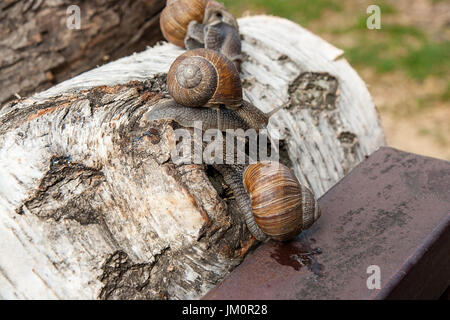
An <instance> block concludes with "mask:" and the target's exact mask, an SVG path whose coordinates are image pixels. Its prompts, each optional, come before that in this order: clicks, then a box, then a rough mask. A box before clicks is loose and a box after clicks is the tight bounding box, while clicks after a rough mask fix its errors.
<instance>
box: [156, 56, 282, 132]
mask: <svg viewBox="0 0 450 320" xmlns="http://www.w3.org/2000/svg"><path fill="white" fill-rule="evenodd" d="M167 87H168V91H169V94H170V96H171V97H172V99H169V100H168V101H166V102H164V103H160V104H158V106H157V107H155V108H154V109H153V110H152V111H151V112H150V114H149V115H148V117H149V120H155V119H171V120H174V121H176V122H178V123H179V124H180V125H182V126H184V127H193V126H194V121H196V120H201V121H202V124H203V129H204V130H207V129H214V128H218V129H219V130H221V131H225V130H226V129H239V128H241V129H244V130H247V129H250V128H253V129H255V130H256V131H259V130H260V129H262V128H265V127H266V126H267V124H268V122H269V118H270V116H271V115H272V114H273V113H275V112H276V111H278V110H279V109H276V110H274V111H272V112H270V113H264V112H262V111H260V110H259V109H258V108H256V107H255V106H254V105H252V104H251V103H250V102H247V101H245V100H243V98H242V85H241V80H240V76H239V72H238V71H237V69H236V67H235V66H234V64H233V63H232V62H231V61H230V60H229V59H228V58H227V57H225V56H224V55H223V54H221V53H219V52H217V51H213V50H209V49H194V50H189V51H186V52H184V53H183V54H181V55H180V56H179V57H178V58H177V59H176V60H175V61H174V62H173V64H172V65H171V67H170V69H169V72H168V74H167Z"/></svg>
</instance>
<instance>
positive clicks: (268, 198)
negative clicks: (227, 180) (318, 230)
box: [243, 162, 320, 241]
mask: <svg viewBox="0 0 450 320" xmlns="http://www.w3.org/2000/svg"><path fill="white" fill-rule="evenodd" d="M243 184H244V188H245V190H246V191H247V193H248V194H249V195H250V199H251V206H252V213H253V218H254V220H255V223H256V224H257V225H258V227H259V228H260V230H261V231H262V232H264V233H265V234H266V235H268V236H270V237H271V238H272V239H274V240H278V241H285V240H289V239H291V238H293V237H295V236H296V235H298V234H299V233H300V232H301V231H302V230H305V229H308V228H309V227H310V226H311V225H312V224H313V223H314V222H315V221H316V220H317V219H318V218H319V217H320V210H319V208H318V205H317V201H316V200H315V198H314V195H313V193H312V192H311V191H310V190H309V189H308V188H306V187H305V186H303V185H301V184H300V183H299V182H298V180H297V178H296V177H295V175H294V174H293V173H292V172H291V171H290V170H289V168H287V167H286V166H284V165H282V164H280V163H277V162H257V163H256V164H250V165H249V166H248V167H247V168H246V169H245V171H244V173H243ZM249 229H250V231H251V232H252V233H253V234H254V235H255V234H256V236H255V237H256V238H258V236H257V234H258V233H259V231H258V230H256V231H254V230H252V228H251V226H249ZM253 229H254V228H253Z"/></svg>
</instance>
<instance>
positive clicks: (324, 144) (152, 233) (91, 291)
mask: <svg viewBox="0 0 450 320" xmlns="http://www.w3.org/2000/svg"><path fill="white" fill-rule="evenodd" d="M239 27H240V32H241V34H242V35H243V36H244V41H243V51H244V53H245V54H246V55H248V57H247V59H246V60H245V61H244V63H243V64H242V79H243V83H244V95H245V98H246V99H248V100H250V101H251V102H253V104H254V105H256V106H258V107H259V108H261V109H262V110H263V111H270V110H271V109H274V108H275V107H277V106H279V105H282V104H283V103H289V106H288V108H286V109H283V110H281V111H279V112H278V113H277V114H276V115H274V116H273V118H272V119H271V122H270V126H269V129H270V131H271V134H272V135H275V136H279V137H280V138H282V139H284V146H285V147H284V150H287V155H288V156H289V159H290V162H291V165H292V167H293V168H294V171H295V173H296V175H297V176H298V177H299V179H300V180H301V181H302V182H303V183H305V184H307V185H309V186H310V187H311V188H312V190H313V191H314V192H315V194H316V195H317V196H321V195H322V194H323V193H324V192H326V191H327V190H328V189H329V188H330V187H332V186H333V185H334V184H335V183H336V182H337V181H338V180H339V179H340V178H342V177H343V176H344V175H345V173H346V172H348V171H349V170H350V169H351V168H353V167H354V166H355V165H357V164H358V163H359V162H360V161H362V160H363V159H364V156H365V155H368V154H370V153H372V152H373V151H375V150H376V149H377V148H378V147H379V146H381V145H383V144H384V136H383V132H382V130H381V127H380V124H379V118H378V115H377V111H376V109H375V106H374V104H373V102H372V100H371V98H370V95H369V93H368V91H367V88H366V86H365V85H364V83H363V82H362V80H361V79H360V78H359V77H358V75H357V74H356V72H355V71H354V70H353V69H352V68H351V67H350V66H349V65H348V63H347V62H346V61H345V59H343V58H342V51H341V50H339V49H336V48H334V47H333V46H331V45H330V44H328V43H326V42H325V41H324V40H322V39H320V38H318V37H317V36H315V35H313V34H311V33H310V32H308V31H307V30H305V29H303V28H301V27H299V26H298V25H296V24H294V23H292V22H290V21H287V20H284V19H280V18H275V17H268V16H258V17H249V18H242V19H240V20H239ZM180 53H182V50H181V49H180V48H177V47H175V46H173V45H171V44H167V43H164V44H162V45H158V46H155V47H153V48H148V49H147V50H145V51H144V52H141V53H137V54H134V55H133V56H130V57H126V58H122V59H120V60H117V61H115V62H112V63H109V64H107V65H104V66H102V67H99V68H97V69H94V70H91V71H89V72H86V73H84V74H81V75H80V76H77V77H75V78H73V79H70V80H68V81H65V82H63V83H61V84H59V85H57V86H55V87H53V88H50V89H49V90H47V91H44V92H42V93H39V94H36V95H34V96H33V97H31V98H28V99H25V100H22V101H19V102H16V103H13V104H8V105H6V106H3V108H1V109H0V124H1V127H0V168H1V169H0V298H4V299H5V298H7V299H14V298H28V299H38V298H39V299H53V298H62V299H68V298H74V299H80V298H86V299H94V298H172V299H176V298H199V297H201V296H202V295H203V294H205V293H206V292H207V290H208V289H210V288H211V287H213V286H214V285H215V284H216V283H217V282H218V281H219V280H220V279H222V278H223V277H224V276H226V275H227V274H228V272H230V270H231V269H232V268H233V267H234V266H236V264H238V263H239V262H240V261H241V260H242V257H243V255H244V254H245V252H246V251H247V250H248V248H249V247H250V246H251V245H252V243H253V240H252V239H251V237H250V236H249V234H248V232H247V231H246V229H245V227H243V222H242V220H241V219H240V218H239V217H238V215H237V214H236V209H235V203H234V201H233V200H226V201H225V200H223V199H222V198H221V197H220V196H219V194H218V192H217V191H216V189H215V188H214V187H213V185H212V184H211V182H210V180H209V179H208V177H207V175H206V173H205V171H204V167H203V166H199V165H184V166H178V167H177V166H174V165H173V164H172V163H171V162H170V154H169V151H170V148H171V147H172V146H173V145H174V143H175V142H174V137H173V129H172V127H171V126H170V123H160V122H158V123H156V124H155V123H148V122H146V120H145V119H144V118H145V117H143V114H144V113H145V112H146V111H147V110H148V109H149V108H151V106H152V105H153V104H155V102H157V101H158V99H159V97H160V96H158V94H157V93H155V92H152V90H155V88H157V87H158V86H159V83H158V79H160V78H161V77H160V76H159V74H160V73H165V72H167V71H168V69H169V66H170V64H171V63H172V61H173V60H174V59H175V58H176V57H177V56H178V55H179V54H180ZM130 81H134V82H131V83H130ZM95 86H106V87H99V88H93V87H95ZM150 128H152V129H150ZM287 155H284V156H285V157H286V158H287ZM213 180H214V178H213ZM138 289H139V290H138Z"/></svg>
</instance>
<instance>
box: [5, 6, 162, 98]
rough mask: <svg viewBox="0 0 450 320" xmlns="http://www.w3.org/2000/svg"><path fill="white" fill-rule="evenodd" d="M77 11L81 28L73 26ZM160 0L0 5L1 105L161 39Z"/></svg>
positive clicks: (141, 48) (139, 49)
mask: <svg viewBox="0 0 450 320" xmlns="http://www.w3.org/2000/svg"><path fill="white" fill-rule="evenodd" d="M71 5H78V7H79V8H80V29H69V28H68V27H67V25H68V23H69V25H70V26H72V25H73V24H72V22H74V21H73V20H72V17H73V13H72V11H71V10H70V9H69V11H67V10H68V8H69V6H71ZM164 5H165V1H164V0H137V1H136V0H123V1H110V0H95V1H72V0H70V1H68V0H63V1H54V0H53V1H52V0H27V1H17V0H6V1H1V3H0V83H1V85H0V104H3V103H4V102H6V101H8V100H11V99H13V98H14V97H15V96H29V95H30V94H33V93H35V92H38V91H41V90H44V89H46V88H49V87H50V86H51V85H52V84H55V83H59V82H61V81H63V80H66V79H69V78H71V77H73V76H75V75H78V74H80V73H81V72H83V71H86V70H89V69H92V68H93V67H95V66H97V65H101V64H103V63H105V62H107V61H108V60H115V59H117V58H120V57H123V56H127V55H129V54H131V53H133V52H134V51H141V50H143V49H145V48H146V46H149V45H152V44H154V43H155V42H156V41H158V40H161V39H162V34H161V32H160V30H159V13H160V11H161V10H162V8H163V7H164Z"/></svg>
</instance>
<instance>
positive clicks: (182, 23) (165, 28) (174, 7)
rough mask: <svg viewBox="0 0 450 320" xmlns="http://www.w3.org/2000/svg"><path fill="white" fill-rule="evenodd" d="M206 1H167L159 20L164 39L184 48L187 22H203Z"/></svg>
mask: <svg viewBox="0 0 450 320" xmlns="http://www.w3.org/2000/svg"><path fill="white" fill-rule="evenodd" d="M206 3H207V0H167V5H166V7H165V8H164V10H163V11H162V12H161V17H160V19H159V23H160V27H161V31H162V34H163V36H164V38H166V39H167V41H169V42H171V43H173V44H175V45H177V46H179V47H184V37H185V36H186V30H187V27H188V24H189V22H191V21H197V22H203V18H204V15H205V8H206Z"/></svg>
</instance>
